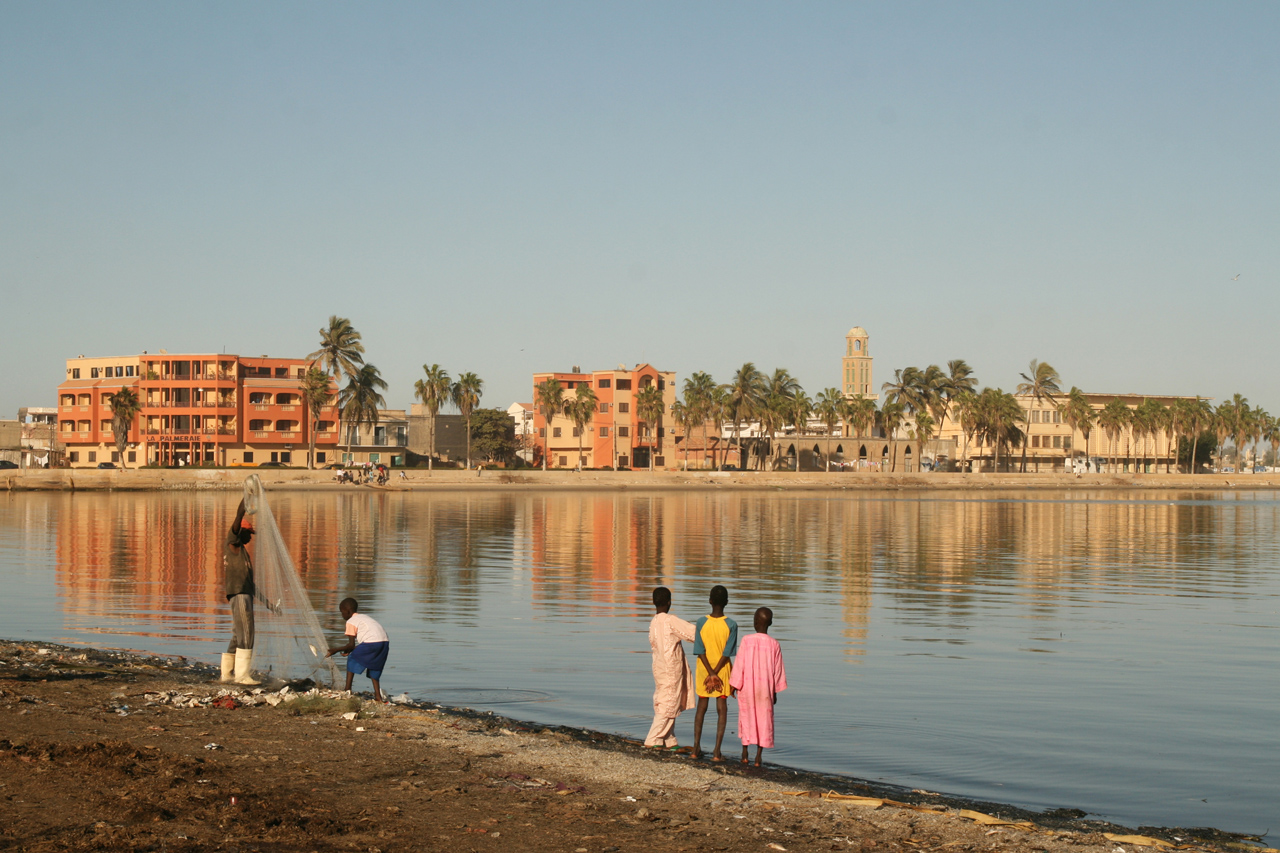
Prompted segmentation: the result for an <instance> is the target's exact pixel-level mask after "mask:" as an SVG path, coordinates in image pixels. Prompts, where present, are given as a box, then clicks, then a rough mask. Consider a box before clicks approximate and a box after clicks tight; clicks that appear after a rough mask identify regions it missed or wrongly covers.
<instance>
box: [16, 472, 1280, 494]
mask: <svg viewBox="0 0 1280 853" xmlns="http://www.w3.org/2000/svg"><path fill="white" fill-rule="evenodd" d="M250 474H257V475H258V476H259V477H260V478H261V479H262V483H263V485H264V486H266V487H267V488H268V489H276V490H282V489H283V490H313V489H334V490H342V489H378V490H382V491H435V490H440V491H443V490H459V489H462V490H468V491H476V490H517V491H518V490H528V491H533V490H538V489H583V490H610V489H614V490H618V489H636V490H657V491H661V490H678V489H767V490H779V489H780V490H784V491H785V490H797V491H847V490H871V491H875V490H882V489H938V490H961V489H984V490H1017V489H1032V490H1044V489H1059V490H1060V489H1070V490H1084V491H1097V490H1119V489H1177V490H1194V491H1223V490H1230V489H1243V490H1253V489H1277V488H1280V474H1085V475H1081V476H1079V477H1077V476H1075V475H1074V474H1062V473H1052V474H1051V473H1040V474H1036V473H1027V474H928V473H926V474H891V473H831V474H828V473H824V472H816V471H812V472H811V471H804V472H800V473H796V472H793V471H777V472H762V471H742V472H739V471H655V472H653V473H650V472H648V471H582V472H575V471H571V470H551V471H539V470H529V469H523V470H512V471H505V470H502V469H489V470H483V471H475V470H473V471H462V470H440V471H428V470H426V469H424V468H415V469H406V471H405V475H406V476H405V479H401V478H400V477H399V471H397V472H395V473H394V474H393V475H392V479H391V482H390V483H388V484H387V485H386V486H372V485H369V486H355V485H350V484H339V483H337V482H335V481H334V476H333V472H332V471H308V470H306V469H294V468H208V469H199V468H138V469H130V470H128V471H121V470H97V469H93V468H77V469H70V468H62V469H55V470H47V471H46V470H7V471H3V472H0V488H3V489H8V490H10V491H101V490H118V491H156V490H178V491H181V490H203V489H210V490H234V489H240V488H242V486H243V484H244V480H245V478H246V477H248V476H249V475H250Z"/></svg>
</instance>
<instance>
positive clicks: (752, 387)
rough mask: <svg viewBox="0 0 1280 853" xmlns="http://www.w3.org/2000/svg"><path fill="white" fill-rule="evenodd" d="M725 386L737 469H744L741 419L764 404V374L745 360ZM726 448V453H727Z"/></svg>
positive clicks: (727, 411) (750, 414) (747, 416)
mask: <svg viewBox="0 0 1280 853" xmlns="http://www.w3.org/2000/svg"><path fill="white" fill-rule="evenodd" d="M724 388H725V407H726V413H727V414H728V415H729V418H728V419H729V420H730V421H732V422H733V441H734V444H735V445H737V448H738V469H739V470H745V469H746V465H745V464H743V457H742V432H741V428H740V425H741V423H742V421H743V420H746V419H749V418H751V417H754V416H755V415H756V414H757V413H758V412H759V411H760V409H761V407H762V406H763V404H764V399H765V392H766V384H765V378H764V374H763V373H761V372H760V371H759V370H758V369H757V368H756V366H755V365H754V364H752V363H751V362H749V361H748V362H747V363H746V364H744V365H742V367H739V368H738V371H737V373H735V374H733V380H732V381H731V382H730V383H729V384H728V385H726V386H724ZM727 452H728V451H727V449H726V453H727Z"/></svg>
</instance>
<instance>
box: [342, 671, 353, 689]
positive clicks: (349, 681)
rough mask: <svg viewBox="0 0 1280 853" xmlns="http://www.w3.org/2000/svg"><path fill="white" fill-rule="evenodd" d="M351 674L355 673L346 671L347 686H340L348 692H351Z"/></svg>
mask: <svg viewBox="0 0 1280 853" xmlns="http://www.w3.org/2000/svg"><path fill="white" fill-rule="evenodd" d="M353 675H355V673H353V672H350V671H348V672H347V686H346V687H344V688H342V689H343V690H345V691H347V692H348V693H350V692H351V678H352V676H353Z"/></svg>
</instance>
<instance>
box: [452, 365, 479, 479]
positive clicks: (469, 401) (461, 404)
mask: <svg viewBox="0 0 1280 853" xmlns="http://www.w3.org/2000/svg"><path fill="white" fill-rule="evenodd" d="M482 394H484V380H483V379H481V378H480V377H479V376H476V375H475V374H474V373H464V374H462V375H461V376H459V377H458V381H457V382H454V383H453V385H452V386H450V388H449V399H450V400H452V401H453V405H454V406H456V407H457V409H458V411H459V412H461V413H462V420H463V422H464V423H465V424H466V427H467V470H468V471H470V470H471V413H472V412H474V411H475V408H476V406H478V405H480V396H481V395H482Z"/></svg>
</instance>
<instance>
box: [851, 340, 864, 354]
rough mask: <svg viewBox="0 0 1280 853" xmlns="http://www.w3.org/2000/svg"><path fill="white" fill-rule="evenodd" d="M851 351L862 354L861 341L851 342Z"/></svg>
mask: <svg viewBox="0 0 1280 853" xmlns="http://www.w3.org/2000/svg"><path fill="white" fill-rule="evenodd" d="M853 351H854V352H862V341H854V342H853Z"/></svg>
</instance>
